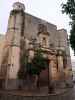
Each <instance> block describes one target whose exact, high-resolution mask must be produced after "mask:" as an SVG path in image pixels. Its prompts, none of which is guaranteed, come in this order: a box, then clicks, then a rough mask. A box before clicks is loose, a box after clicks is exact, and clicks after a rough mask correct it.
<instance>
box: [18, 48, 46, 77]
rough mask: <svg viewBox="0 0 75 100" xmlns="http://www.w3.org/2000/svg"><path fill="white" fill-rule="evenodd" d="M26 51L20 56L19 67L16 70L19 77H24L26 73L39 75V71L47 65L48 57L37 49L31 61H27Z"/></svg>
mask: <svg viewBox="0 0 75 100" xmlns="http://www.w3.org/2000/svg"><path fill="white" fill-rule="evenodd" d="M26 54H27V53H26V52H25V53H24V54H23V55H22V56H21V60H20V62H21V67H20V69H19V72H18V78H19V79H25V76H26V73H27V74H29V75H39V74H40V72H41V71H42V70H44V69H46V68H47V67H48V59H45V58H44V57H43V54H42V50H41V49H38V50H37V51H36V53H35V55H34V58H33V59H32V61H31V62H28V56H26Z"/></svg>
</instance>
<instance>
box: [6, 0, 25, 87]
mask: <svg viewBox="0 0 75 100" xmlns="http://www.w3.org/2000/svg"><path fill="white" fill-rule="evenodd" d="M24 10H25V6H24V4H22V3H20V2H16V3H14V4H13V9H12V11H11V12H10V16H9V20H8V28H7V33H6V46H7V47H6V54H7V53H8V58H7V62H6V65H7V72H6V79H5V80H6V86H5V87H6V88H11V89H12V88H14V89H15V88H16V86H17V85H16V81H17V80H16V79H17V73H18V70H19V68H20V52H21V39H22V37H23V36H24V22H25V13H24ZM10 81H11V82H10ZM9 83H10V85H9Z"/></svg>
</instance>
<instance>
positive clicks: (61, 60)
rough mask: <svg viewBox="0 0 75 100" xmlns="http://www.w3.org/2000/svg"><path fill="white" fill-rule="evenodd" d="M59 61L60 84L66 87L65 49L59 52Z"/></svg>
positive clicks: (61, 86)
mask: <svg viewBox="0 0 75 100" xmlns="http://www.w3.org/2000/svg"><path fill="white" fill-rule="evenodd" d="M57 63H58V75H59V80H58V84H59V86H58V87H60V88H64V87H65V73H64V63H63V51H62V50H59V51H58V53H57Z"/></svg>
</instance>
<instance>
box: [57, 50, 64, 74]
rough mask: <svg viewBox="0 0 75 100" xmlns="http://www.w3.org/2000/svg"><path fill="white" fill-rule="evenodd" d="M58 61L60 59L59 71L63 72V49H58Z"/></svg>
mask: <svg viewBox="0 0 75 100" xmlns="http://www.w3.org/2000/svg"><path fill="white" fill-rule="evenodd" d="M57 61H58V71H59V72H62V71H63V67H64V65H63V55H62V51H58V55H57Z"/></svg>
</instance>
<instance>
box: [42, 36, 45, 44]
mask: <svg viewBox="0 0 75 100" xmlns="http://www.w3.org/2000/svg"><path fill="white" fill-rule="evenodd" d="M42 44H43V46H46V38H45V37H43V40H42Z"/></svg>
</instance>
